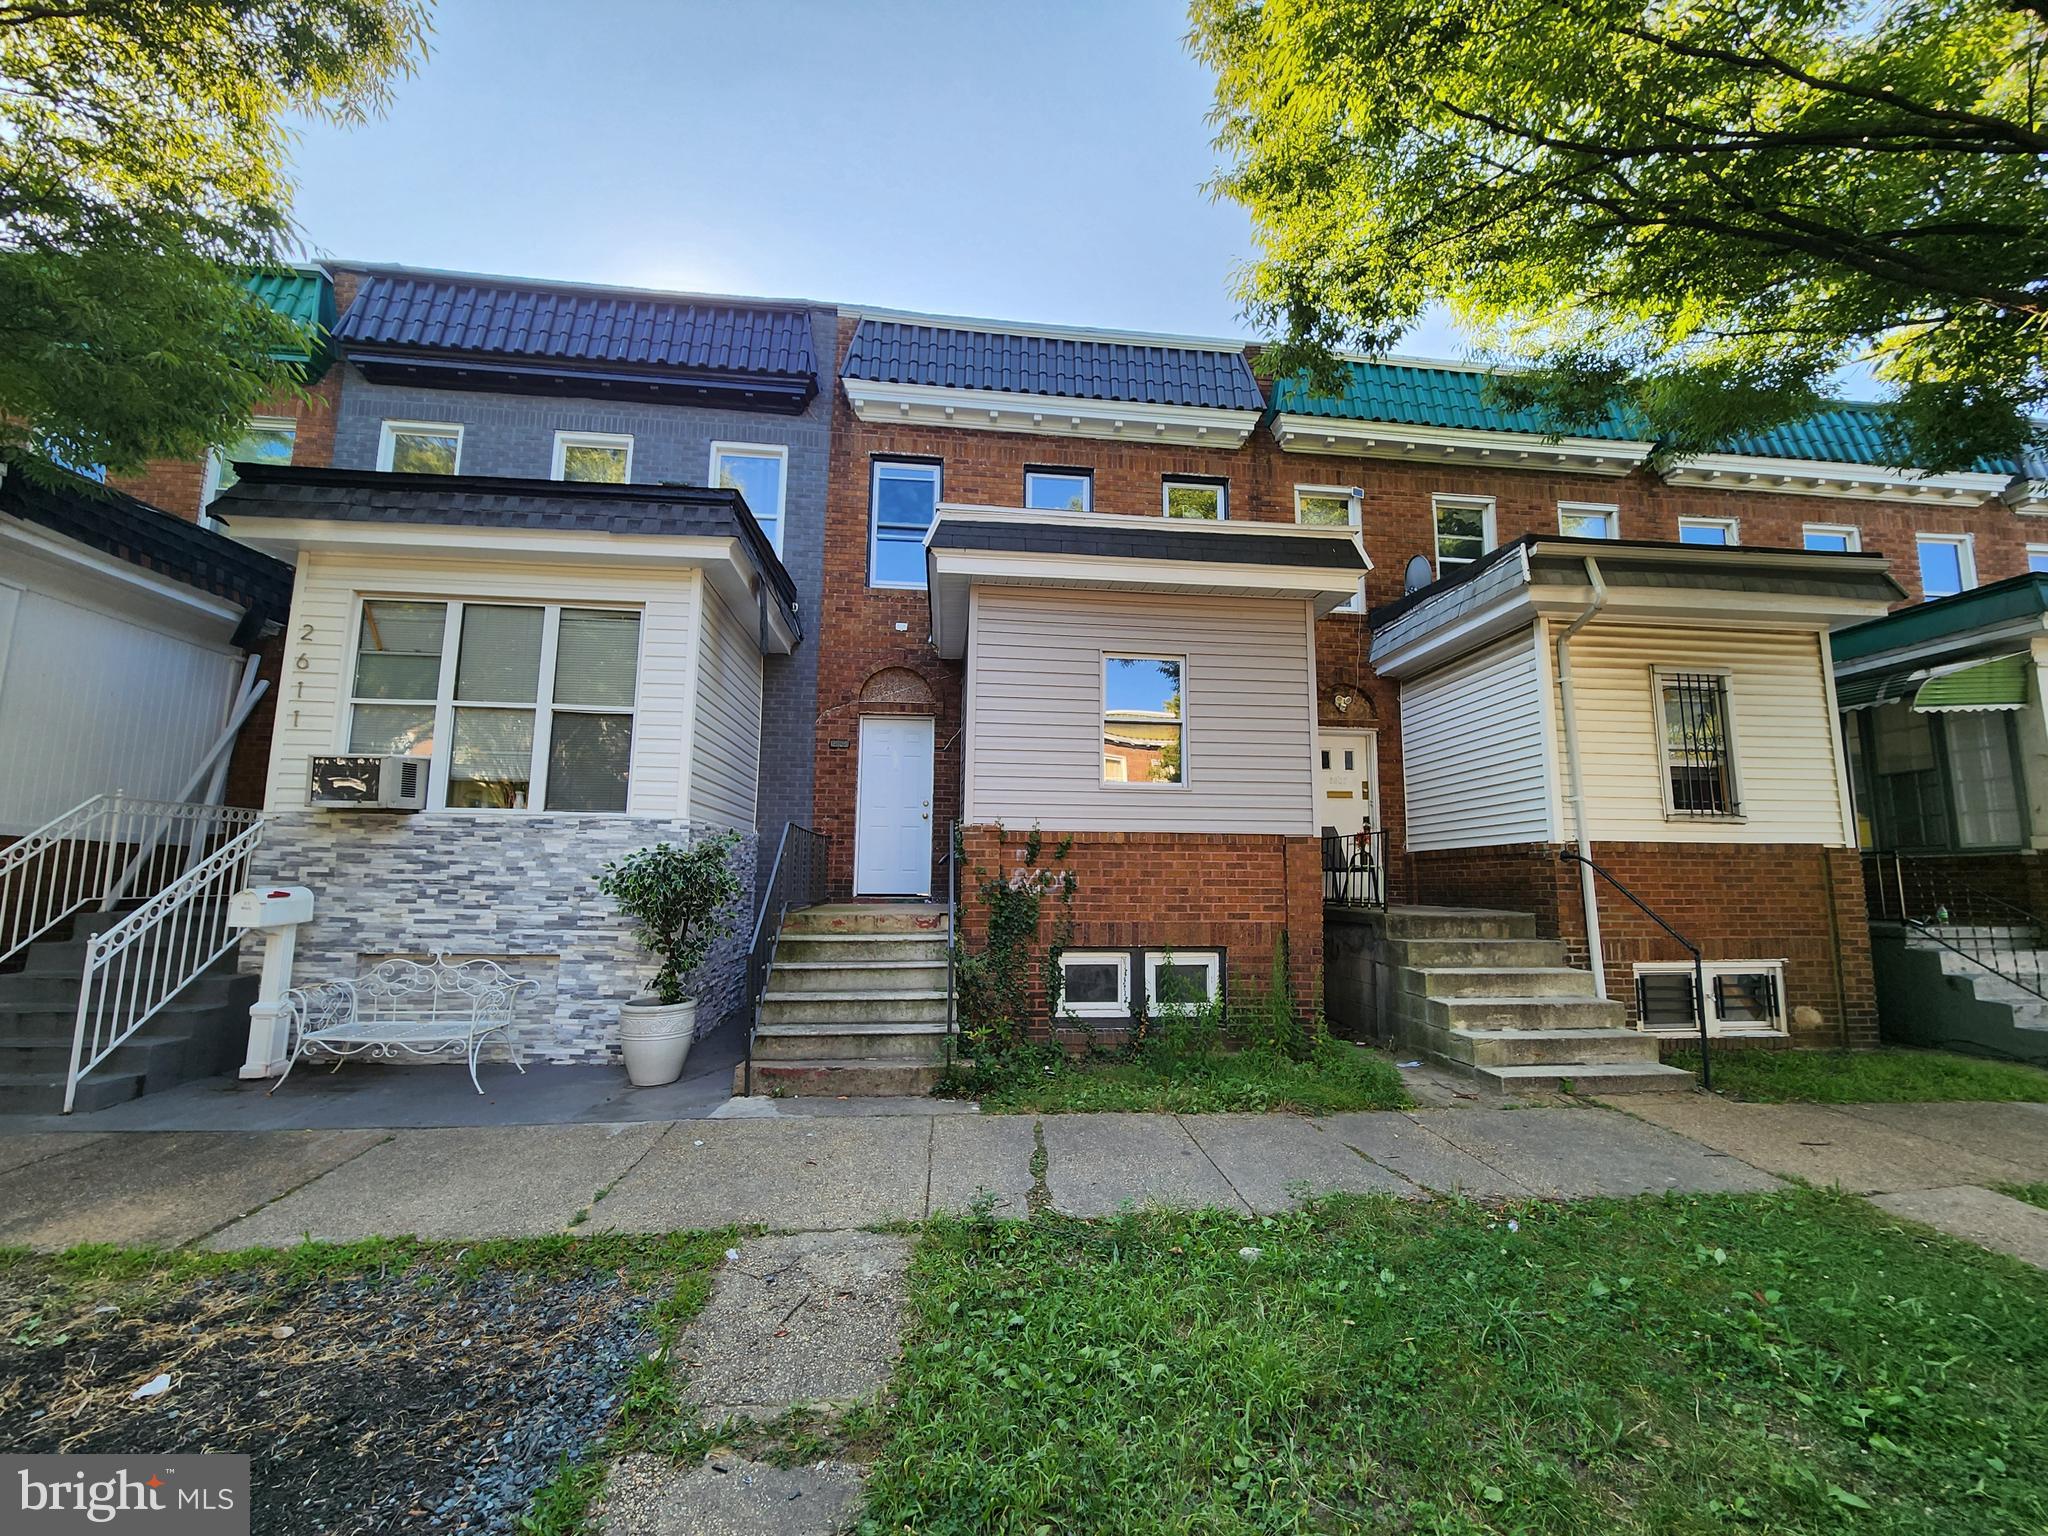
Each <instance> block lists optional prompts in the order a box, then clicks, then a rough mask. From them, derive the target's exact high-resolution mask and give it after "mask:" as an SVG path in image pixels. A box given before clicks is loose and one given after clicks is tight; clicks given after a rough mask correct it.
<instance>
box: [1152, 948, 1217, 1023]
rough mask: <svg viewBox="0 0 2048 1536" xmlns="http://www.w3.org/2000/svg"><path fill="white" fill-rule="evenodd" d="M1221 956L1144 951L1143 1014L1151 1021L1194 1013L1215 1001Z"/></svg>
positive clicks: (1205, 952) (1206, 952)
mask: <svg viewBox="0 0 2048 1536" xmlns="http://www.w3.org/2000/svg"><path fill="white" fill-rule="evenodd" d="M1221 961H1222V956H1220V955H1218V954H1217V953H1215V952H1214V951H1213V950H1210V951H1199V950H1198V951H1194V952H1192V953H1190V952H1186V951H1180V950H1171V949H1152V950H1147V951H1146V952H1145V1012H1146V1013H1148V1014H1150V1015H1151V1016H1152V1017H1153V1018H1155V1019H1156V1018H1159V1017H1160V1016H1162V1015H1164V1014H1169V1013H1193V1012H1194V1011H1195V1010H1196V1009H1198V1008H1205V1007H1207V1006H1208V1005H1209V1004H1210V1003H1213V1002H1215V1001H1216V998H1217V996H1218V993H1219V990H1220V987H1219V979H1220V976H1221V974H1222V965H1221Z"/></svg>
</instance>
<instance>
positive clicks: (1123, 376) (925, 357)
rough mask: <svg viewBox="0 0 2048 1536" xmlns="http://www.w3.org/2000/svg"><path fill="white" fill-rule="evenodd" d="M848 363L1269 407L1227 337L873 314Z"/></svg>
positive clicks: (1010, 383) (1077, 396)
mask: <svg viewBox="0 0 2048 1536" xmlns="http://www.w3.org/2000/svg"><path fill="white" fill-rule="evenodd" d="M840 371H841V373H842V374H843V375H844V376H845V377H846V378H849V379H868V380H871V381H873V382H875V383H878V384H931V385H940V386H944V387H947V388H952V389H993V390H1002V391H1005V392H1007V393H1010V394H1019V395H1053V396H1058V397H1061V398H1065V399H1074V400H1128V401H1132V402H1134V403H1138V404H1144V405H1199V406H1209V407H1212V408H1216V409H1221V410H1235V411H1256V410H1262V409H1264V407H1265V400H1264V398H1263V397H1262V396H1261V395H1260V393H1259V385H1258V381H1257V380H1256V379H1254V378H1253V377H1252V370H1251V365H1250V364H1249V363H1247V362H1246V361H1245V358H1244V353H1243V352H1241V351H1234V350H1232V349H1230V348H1228V347H1224V346H1216V347H1202V346H1195V345H1167V344H1162V345H1156V346H1155V345H1142V344H1139V343H1136V342H1126V341H1109V340H1102V341H1092V340H1081V339H1077V338H1073V337H1064V336H1025V335H1017V334H1014V333H1011V332H1007V331H991V330H975V329H972V328H969V327H961V326H949V325H928V324H920V323H917V322H914V321H908V320H878V319H872V318H871V319H864V320H862V321H861V322H860V324H859V326H858V327H856V328H855V330H854V333H853V341H852V342H851V344H850V345H849V346H848V347H847V351H846V365H845V367H844V368H842V369H841V370H840Z"/></svg>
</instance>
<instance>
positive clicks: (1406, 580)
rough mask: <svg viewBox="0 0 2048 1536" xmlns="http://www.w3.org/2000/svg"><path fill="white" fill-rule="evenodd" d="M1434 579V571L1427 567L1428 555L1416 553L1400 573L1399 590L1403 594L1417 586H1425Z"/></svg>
mask: <svg viewBox="0 0 2048 1536" xmlns="http://www.w3.org/2000/svg"><path fill="white" fill-rule="evenodd" d="M1435 580H1436V572H1434V571H1432V570H1431V569H1430V568H1429V556H1427V555H1417V556H1416V557H1415V558H1414V559H1413V560H1410V561H1409V562H1408V568H1407V570H1405V571H1404V572H1402V574H1401V591H1402V593H1403V594H1404V595H1405V594H1407V593H1410V592H1413V591H1414V590H1415V589H1416V588H1418V587H1426V586H1428V585H1429V584H1430V583H1431V582H1432V581H1435Z"/></svg>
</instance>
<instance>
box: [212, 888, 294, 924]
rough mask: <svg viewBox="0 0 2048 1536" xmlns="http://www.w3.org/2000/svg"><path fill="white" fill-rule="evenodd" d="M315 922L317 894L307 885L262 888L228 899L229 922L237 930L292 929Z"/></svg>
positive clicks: (238, 893)
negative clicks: (297, 925)
mask: <svg viewBox="0 0 2048 1536" xmlns="http://www.w3.org/2000/svg"><path fill="white" fill-rule="evenodd" d="M312 920H313V893H312V892H311V891H309V890H307V889H306V887H304V886H303V885H269V886H258V887H256V888H255V889H254V890H247V891H237V892H235V894H234V895H232V896H230V897H229V898H228V922H229V924H230V925H232V926H233V927H236V928H289V927H291V926H292V924H294V923H310V922H311V921H312Z"/></svg>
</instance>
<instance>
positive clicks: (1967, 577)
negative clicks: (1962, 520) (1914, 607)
mask: <svg viewBox="0 0 2048 1536" xmlns="http://www.w3.org/2000/svg"><path fill="white" fill-rule="evenodd" d="M1928 544H1948V545H1952V546H1954V548H1955V551H1956V571H1957V574H1958V575H1959V576H1960V577H1961V578H1962V586H1961V587H1960V588H1959V589H1958V592H1956V593H1947V592H1945V593H1943V594H1942V596H1944V597H1952V596H1957V595H1959V593H1960V592H1969V591H1972V590H1974V589H1975V587H1976V585H1977V536H1976V535H1975V534H1974V533H1921V532H1919V531H1918V530H1917V529H1916V530H1915V531H1914V534H1913V572H1914V574H1915V575H1916V576H1918V577H1919V578H1920V591H1921V600H1922V601H1923V602H1925V601H1928V600H1929V599H1928V598H1927V567H1926V564H1925V562H1923V561H1922V560H1921V558H1920V551H1921V549H1922V548H1923V547H1924V546H1926V545H1928Z"/></svg>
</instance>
